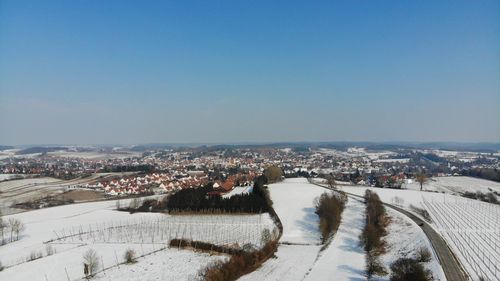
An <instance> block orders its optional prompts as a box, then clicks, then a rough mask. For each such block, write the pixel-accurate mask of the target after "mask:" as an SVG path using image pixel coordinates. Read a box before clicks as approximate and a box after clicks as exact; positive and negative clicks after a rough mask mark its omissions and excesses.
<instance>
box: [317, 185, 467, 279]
mask: <svg viewBox="0 0 500 281" xmlns="http://www.w3.org/2000/svg"><path fill="white" fill-rule="evenodd" d="M310 183H312V184H314V185H318V186H321V187H323V188H326V189H330V188H328V187H326V186H323V185H320V184H317V183H314V182H311V181H310ZM346 194H348V195H349V196H351V197H356V198H362V199H364V198H363V196H359V195H356V194H352V193H349V192H346ZM383 204H384V205H385V206H387V207H389V208H391V209H393V210H396V211H398V212H400V213H402V214H404V215H406V216H407V217H409V218H410V219H411V220H413V221H414V222H415V223H416V224H417V225H419V226H420V227H421V228H422V230H423V231H424V233H425V235H426V236H427V238H428V239H429V241H431V244H432V247H433V248H434V251H435V252H436V254H437V256H438V259H439V263H440V264H441V267H442V268H443V271H444V274H445V275H446V279H447V280H448V281H467V280H469V278H467V274H466V273H465V272H464V270H463V269H462V267H461V265H460V262H459V261H458V260H457V258H456V257H455V255H454V254H453V252H452V251H451V249H450V248H449V247H448V245H447V244H446V242H445V241H444V239H443V237H441V235H439V233H437V232H436V231H435V230H434V229H433V228H432V227H431V226H430V225H429V224H428V223H427V222H425V221H423V220H422V219H420V218H419V217H417V216H416V215H414V214H412V213H411V212H408V211H406V210H404V209H402V208H399V207H396V206H394V205H391V204H388V203H383Z"/></svg>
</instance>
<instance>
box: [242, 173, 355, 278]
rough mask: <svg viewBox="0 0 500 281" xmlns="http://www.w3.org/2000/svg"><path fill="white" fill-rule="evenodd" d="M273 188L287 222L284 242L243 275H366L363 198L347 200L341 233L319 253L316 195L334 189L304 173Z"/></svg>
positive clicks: (254, 276) (279, 210) (274, 196)
mask: <svg viewBox="0 0 500 281" xmlns="http://www.w3.org/2000/svg"><path fill="white" fill-rule="evenodd" d="M269 191H270V194H271V199H272V200H273V202H274V208H275V210H276V212H277V214H278V216H279V217H280V219H281V221H282V223H283V236H282V238H281V242H282V243H286V244H281V245H280V246H279V248H278V252H277V253H276V256H277V258H276V259H270V260H268V261H267V262H266V263H265V264H264V265H263V266H262V267H261V268H259V269H258V270H257V271H255V272H252V273H251V274H249V275H247V276H244V277H242V278H241V279H240V280H304V279H306V280H332V279H333V280H365V277H364V276H363V274H364V262H365V259H364V252H363V250H362V249H361V248H360V247H359V239H358V237H359V233H360V232H361V229H362V227H363V225H364V221H363V212H364V208H363V204H362V203H359V202H357V201H352V202H351V200H349V202H348V204H347V207H346V210H345V211H344V214H343V219H342V223H341V225H340V227H339V232H338V233H337V235H336V236H335V238H334V240H333V241H332V243H331V244H330V246H329V247H328V248H327V249H326V250H324V251H323V252H320V249H321V247H322V246H321V245H320V233H319V229H318V220H319V218H318V216H317V215H316V214H315V213H314V210H315V209H314V200H315V199H316V198H317V197H319V196H320V195H321V194H323V193H324V192H330V191H327V190H326V189H324V188H322V187H319V186H317V185H313V184H310V183H308V182H307V180H306V179H302V178H299V179H286V180H285V181H283V182H281V183H277V184H272V185H270V186H269ZM318 255H319V256H318ZM333 277H334V278H333Z"/></svg>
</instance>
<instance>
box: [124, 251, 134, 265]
mask: <svg viewBox="0 0 500 281" xmlns="http://www.w3.org/2000/svg"><path fill="white" fill-rule="evenodd" d="M124 258H125V262H126V263H133V262H135V251H134V250H133V249H127V251H125V255H124Z"/></svg>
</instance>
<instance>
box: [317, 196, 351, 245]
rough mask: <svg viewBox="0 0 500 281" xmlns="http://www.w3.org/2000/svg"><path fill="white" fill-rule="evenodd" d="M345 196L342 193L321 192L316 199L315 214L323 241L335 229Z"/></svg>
mask: <svg viewBox="0 0 500 281" xmlns="http://www.w3.org/2000/svg"><path fill="white" fill-rule="evenodd" d="M346 201H347V197H345V195H344V194H342V193H330V194H328V193H323V194H321V196H320V197H319V198H318V199H317V200H316V202H315V205H316V206H315V207H316V214H317V215H318V216H319V230H320V232H321V237H322V241H323V243H325V242H326V241H327V240H328V238H330V237H331V235H332V234H333V233H335V231H337V229H338V227H339V225H340V220H341V218H342V211H344V207H345V202H346Z"/></svg>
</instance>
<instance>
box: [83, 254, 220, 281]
mask: <svg viewBox="0 0 500 281" xmlns="http://www.w3.org/2000/svg"><path fill="white" fill-rule="evenodd" d="M222 259H225V256H217V255H214V256H211V255H209V254H206V253H193V252H192V251H191V250H177V249H167V250H163V251H160V252H157V253H155V254H152V255H148V256H146V257H143V258H139V259H137V262H136V263H133V264H124V265H120V267H113V268H111V269H108V270H106V271H105V272H103V273H100V274H98V275H96V276H95V277H94V278H93V280H101V281H106V280H110V281H113V280H128V281H142V280H148V281H155V280H158V281H166V280H196V276H197V273H198V271H199V270H201V269H203V268H205V266H206V265H207V264H209V263H211V262H215V261H218V260H222Z"/></svg>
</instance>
